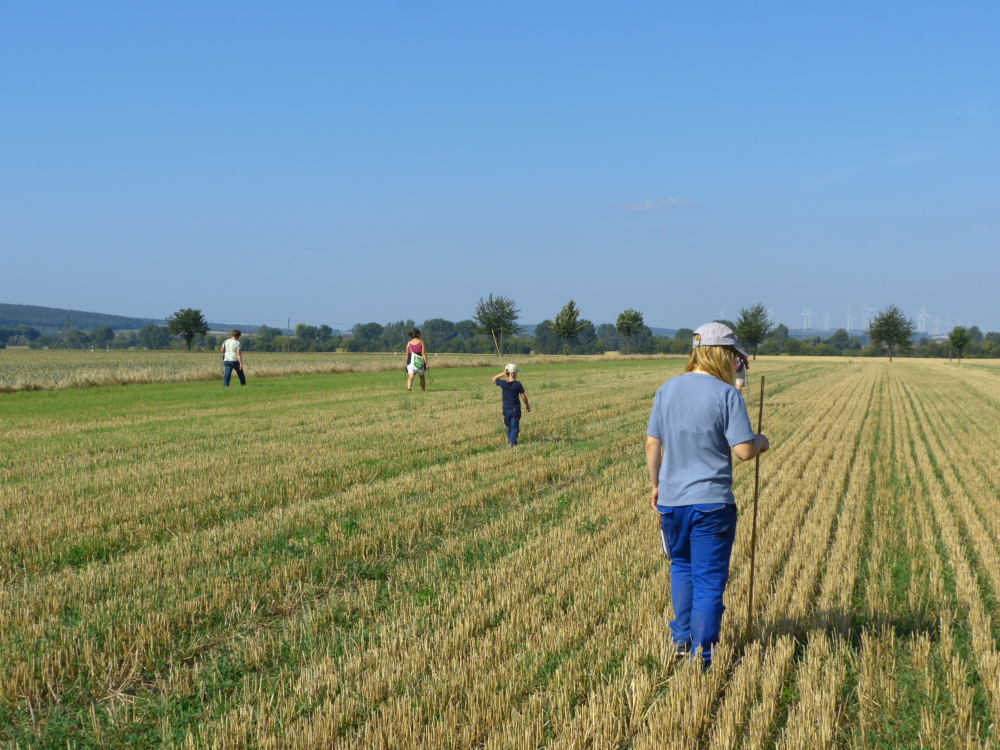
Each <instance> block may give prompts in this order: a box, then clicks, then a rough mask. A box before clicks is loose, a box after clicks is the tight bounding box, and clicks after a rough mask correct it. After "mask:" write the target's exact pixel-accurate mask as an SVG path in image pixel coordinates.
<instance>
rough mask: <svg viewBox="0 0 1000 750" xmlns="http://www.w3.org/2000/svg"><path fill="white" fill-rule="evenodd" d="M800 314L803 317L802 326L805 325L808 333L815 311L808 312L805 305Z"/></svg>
mask: <svg viewBox="0 0 1000 750" xmlns="http://www.w3.org/2000/svg"><path fill="white" fill-rule="evenodd" d="M799 314H800V315H801V316H802V324H803V326H804V328H805V330H807V331H808V330H809V328H810V327H811V326H812V314H813V311H812V310H806V306H805V305H803V306H802V312H801V313H799Z"/></svg>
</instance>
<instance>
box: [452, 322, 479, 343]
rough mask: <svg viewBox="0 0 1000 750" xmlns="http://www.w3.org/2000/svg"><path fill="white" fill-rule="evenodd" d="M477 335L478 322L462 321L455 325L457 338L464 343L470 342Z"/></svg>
mask: <svg viewBox="0 0 1000 750" xmlns="http://www.w3.org/2000/svg"><path fill="white" fill-rule="evenodd" d="M475 335H476V321H474V320H460V321H458V322H457V323H456V324H455V336H456V337H457V338H460V339H461V340H462V341H468V340H469V339H471V338H472V337H473V336H475Z"/></svg>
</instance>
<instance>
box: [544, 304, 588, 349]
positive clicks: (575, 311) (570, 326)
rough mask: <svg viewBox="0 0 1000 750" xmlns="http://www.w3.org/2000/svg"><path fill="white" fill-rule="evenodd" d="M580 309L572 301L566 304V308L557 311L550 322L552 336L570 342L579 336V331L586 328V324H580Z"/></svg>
mask: <svg viewBox="0 0 1000 750" xmlns="http://www.w3.org/2000/svg"><path fill="white" fill-rule="evenodd" d="M579 318H580V309H579V308H578V307H577V306H576V303H575V302H574V301H573V300H570V301H569V302H567V303H566V306H565V307H563V309H562V310H560V311H559V314H558V315H556V319H555V320H554V321H553V322H552V334H553V335H554V336H555V337H556V338H557V339H562V340H563V341H565V342H567V345H568V342H570V341H571V340H573V339H575V338H576V337H577V335H579V333H580V331H582V330H583V329H584V328H586V327H587V324H586V323H585V322H584V323H580V322H579Z"/></svg>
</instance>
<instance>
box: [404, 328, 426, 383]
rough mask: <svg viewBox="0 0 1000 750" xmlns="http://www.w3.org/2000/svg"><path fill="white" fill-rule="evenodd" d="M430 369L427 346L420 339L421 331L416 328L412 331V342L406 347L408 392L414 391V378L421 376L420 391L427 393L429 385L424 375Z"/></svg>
mask: <svg viewBox="0 0 1000 750" xmlns="http://www.w3.org/2000/svg"><path fill="white" fill-rule="evenodd" d="M428 369H430V368H429V367H428V364H427V344H425V343H424V342H423V341H422V340H421V338H420V329H419V328H414V329H413V330H412V331H410V342H409V343H408V344H407V345H406V372H407V373H408V374H409V377H408V378H407V379H406V390H408V391H412V390H413V376H414V375H419V376H420V390H422V391H426V390H427V384H426V382H425V381H424V374H425V373H426V372H427V370H428Z"/></svg>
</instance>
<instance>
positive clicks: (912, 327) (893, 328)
mask: <svg viewBox="0 0 1000 750" xmlns="http://www.w3.org/2000/svg"><path fill="white" fill-rule="evenodd" d="M916 330H917V324H916V323H914V322H913V321H912V320H910V319H909V318H907V317H906V315H904V314H903V311H902V310H900V309H899V308H898V307H897V306H896V305H889V306H888V307H887V308H885V309H884V310H880V311H879V312H878V314H876V315H875V317H874V318H872V319H871V322H869V324H868V338H869V340H870V341H871V344H872V348H873V349H874V348H876V347H878V346H880V345H882V344H885V345H886V346H887V347H888V348H889V361H890V362H892V348H893V347H894V346H898V347H900V348H908V347H909V346H910V338H911V337H912V336H913V334H914V333H915V332H916Z"/></svg>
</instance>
